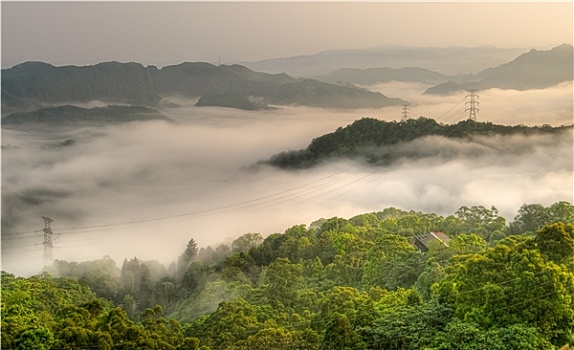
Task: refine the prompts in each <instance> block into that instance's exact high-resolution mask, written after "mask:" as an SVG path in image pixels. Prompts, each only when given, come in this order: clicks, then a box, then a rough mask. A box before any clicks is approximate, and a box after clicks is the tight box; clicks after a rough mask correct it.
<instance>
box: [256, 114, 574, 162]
mask: <svg viewBox="0 0 574 350" xmlns="http://www.w3.org/2000/svg"><path fill="white" fill-rule="evenodd" d="M568 129H572V126H560V127H552V126H549V125H544V126H540V127H528V126H524V125H518V126H508V125H497V124H493V123H490V122H476V121H472V120H464V121H460V122H458V123H456V124H441V123H438V122H436V121H435V120H434V119H430V118H424V117H420V118H418V119H408V120H406V121H400V122H396V121H390V122H387V121H382V120H377V119H374V118H363V119H360V120H357V121H355V122H354V123H352V124H350V125H348V126H346V127H340V128H338V129H337V130H336V131H334V132H332V133H329V134H326V135H323V136H320V137H317V138H315V139H313V140H312V141H311V143H310V144H309V146H307V148H306V149H302V150H297V151H286V152H282V153H279V154H276V155H274V156H272V157H271V159H269V160H267V161H263V162H260V164H270V165H273V166H277V167H281V168H306V167H311V166H314V165H317V164H319V163H320V162H322V161H325V160H328V159H334V158H352V159H362V160H365V161H367V162H369V163H371V164H381V165H386V164H389V163H391V162H393V161H395V160H397V159H400V158H405V157H407V158H419V157H432V156H439V155H440V156H449V155H450V156H456V154H454V153H456V152H457V151H456V149H454V147H452V151H453V152H454V153H452V152H451V153H448V152H447V153H448V154H445V152H444V149H441V147H440V146H441V144H440V142H439V141H440V140H441V139H461V138H465V139H475V138H477V137H479V136H496V135H500V136H505V135H536V134H548V133H560V132H562V131H565V130H568ZM429 137H435V138H434V139H432V140H429V139H428V138H429ZM422 139H424V140H426V141H427V144H426V145H422V144H421V145H413V144H412V142H413V141H415V140H419V141H420V142H424V141H422ZM433 145H434V146H433ZM421 146H425V147H421Z"/></svg>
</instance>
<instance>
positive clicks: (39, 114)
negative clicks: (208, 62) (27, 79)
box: [2, 105, 172, 126]
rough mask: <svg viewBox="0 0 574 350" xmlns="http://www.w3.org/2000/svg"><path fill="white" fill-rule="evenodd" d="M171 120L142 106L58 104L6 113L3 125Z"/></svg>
mask: <svg viewBox="0 0 574 350" xmlns="http://www.w3.org/2000/svg"><path fill="white" fill-rule="evenodd" d="M156 119H157V120H172V119H171V118H169V117H167V116H165V115H164V114H162V113H160V112H159V111H157V110H155V109H152V108H148V107H142V106H115V105H110V106H106V107H94V108H82V107H78V106H70V105H65V106H59V107H50V108H44V109H40V110H37V111H33V112H20V113H13V114H10V115H7V116H6V117H4V118H3V119H2V124H3V125H21V124H30V123H41V124H48V125H50V126H61V125H78V124H82V123H96V124H99V123H104V124H108V123H125V122H130V121H136V120H142V121H143V120H156Z"/></svg>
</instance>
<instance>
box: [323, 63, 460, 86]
mask: <svg viewBox="0 0 574 350" xmlns="http://www.w3.org/2000/svg"><path fill="white" fill-rule="evenodd" d="M468 77H469V76H453V75H446V74H442V73H439V72H435V71H432V70H430V69H426V68H419V67H404V68H398V69H396V68H388V67H386V68H367V69H358V68H344V69H340V70H337V71H335V72H332V73H329V74H326V75H322V76H317V77H315V79H317V80H321V81H325V82H328V83H342V82H346V83H351V84H359V85H375V84H380V83H388V82H391V81H409V82H421V83H425V84H437V83H442V82H444V81H447V80H456V81H463V80H464V79H468Z"/></svg>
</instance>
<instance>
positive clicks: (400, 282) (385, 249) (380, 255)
mask: <svg viewBox="0 0 574 350" xmlns="http://www.w3.org/2000/svg"><path fill="white" fill-rule="evenodd" d="M423 269H424V265H423V261H422V259H421V253H420V252H419V251H417V250H416V249H415V248H414V247H413V246H412V245H411V244H410V243H409V242H408V241H407V240H406V238H404V237H401V236H398V235H393V234H383V235H381V236H380V237H379V238H377V240H376V241H375V244H374V245H373V246H372V247H371V248H370V249H369V251H368V253H367V261H366V262H365V267H364V274H363V283H364V286H366V287H374V286H380V287H382V288H386V289H389V290H394V289H396V288H397V287H409V286H411V285H413V284H414V283H415V281H416V280H417V278H418V276H419V274H420V273H421V272H422V270H423Z"/></svg>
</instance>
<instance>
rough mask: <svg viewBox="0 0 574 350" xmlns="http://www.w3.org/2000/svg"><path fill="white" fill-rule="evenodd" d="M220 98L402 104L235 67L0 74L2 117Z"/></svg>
mask: <svg viewBox="0 0 574 350" xmlns="http://www.w3.org/2000/svg"><path fill="white" fill-rule="evenodd" d="M225 94H231V95H240V96H242V97H245V98H248V97H249V98H251V97H252V98H257V99H261V100H263V102H265V103H268V104H275V105H288V104H298V105H306V106H312V107H331V108H365V107H373V108H374V107H376V108H378V107H384V106H389V105H402V104H405V103H406V102H405V101H403V100H400V99H392V98H387V97H386V96H384V95H382V94H380V93H378V92H372V91H369V90H365V89H359V88H356V87H352V86H339V85H334V84H327V83H323V82H319V81H316V80H310V79H294V78H291V77H289V76H287V75H286V74H266V73H258V72H254V71H252V70H249V69H247V68H245V67H243V66H239V65H231V66H226V65H220V66H215V65H212V64H209V63H201V62H195V63H190V62H185V63H181V64H179V65H174V66H166V67H163V68H161V69H159V68H157V67H155V66H147V67H144V66H143V65H141V64H139V63H119V62H105V63H99V64H96V65H93V66H83V67H78V66H63V67H55V66H53V65H50V64H47V63H43V62H26V63H22V64H19V65H17V66H15V67H12V68H10V69H3V70H2V110H3V113H6V112H7V111H8V112H9V111H17V110H18V109H20V110H32V109H36V107H37V106H42V105H45V104H52V105H54V104H65V103H78V102H88V101H92V100H100V101H105V102H108V103H122V104H134V105H145V106H152V107H153V106H157V105H158V103H159V102H160V101H161V99H162V97H163V96H169V95H180V96H185V97H194V98H197V97H201V96H205V95H211V96H214V95H215V96H217V95H225ZM224 100H225V99H224ZM225 102H226V103H228V102H229V100H228V99H227V100H226V101H225ZM242 103H243V101H242Z"/></svg>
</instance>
